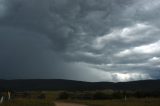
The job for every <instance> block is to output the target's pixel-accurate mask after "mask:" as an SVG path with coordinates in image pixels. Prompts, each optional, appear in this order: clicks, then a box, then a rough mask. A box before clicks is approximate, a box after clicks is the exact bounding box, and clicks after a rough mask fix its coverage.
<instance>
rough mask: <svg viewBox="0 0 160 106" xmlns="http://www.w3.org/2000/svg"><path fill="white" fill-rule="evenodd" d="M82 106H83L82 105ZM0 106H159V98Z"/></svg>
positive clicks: (20, 102) (34, 101) (29, 101)
mask: <svg viewBox="0 0 160 106" xmlns="http://www.w3.org/2000/svg"><path fill="white" fill-rule="evenodd" d="M83 104H84V105H83ZM0 106H160V98H143V99H133V98H132V99H128V100H127V101H124V100H65V101H56V100H38V99H15V100H11V101H9V102H4V103H3V104H0Z"/></svg>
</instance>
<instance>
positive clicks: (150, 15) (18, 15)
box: [0, 0, 160, 82]
mask: <svg viewBox="0 0 160 106" xmlns="http://www.w3.org/2000/svg"><path fill="white" fill-rule="evenodd" d="M159 9H160V2H159V0H150V1H148V0H0V51H1V52H0V78H5V79H15V78H16V79H21V78H25V79H28V78H34V79H35V78H58V79H61V78H62V79H74V80H83V81H115V82H117V81H131V80H143V79H159V78H160V65H159V64H160V35H159V34H160V29H159V27H160V19H159V17H160V12H159Z"/></svg>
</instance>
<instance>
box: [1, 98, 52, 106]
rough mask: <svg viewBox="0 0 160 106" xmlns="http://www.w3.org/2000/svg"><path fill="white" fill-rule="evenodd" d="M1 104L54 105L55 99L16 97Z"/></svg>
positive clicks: (18, 105)
mask: <svg viewBox="0 0 160 106" xmlns="http://www.w3.org/2000/svg"><path fill="white" fill-rule="evenodd" d="M0 106H54V103H53V101H48V100H38V99H14V100H11V101H8V102H4V103H2V104H0Z"/></svg>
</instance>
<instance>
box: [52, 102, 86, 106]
mask: <svg viewBox="0 0 160 106" xmlns="http://www.w3.org/2000/svg"><path fill="white" fill-rule="evenodd" d="M55 105H56V106H87V105H83V104H78V103H66V102H55Z"/></svg>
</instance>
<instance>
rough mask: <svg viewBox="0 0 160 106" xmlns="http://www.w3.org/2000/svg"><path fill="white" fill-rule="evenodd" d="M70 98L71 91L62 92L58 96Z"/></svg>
mask: <svg viewBox="0 0 160 106" xmlns="http://www.w3.org/2000/svg"><path fill="white" fill-rule="evenodd" d="M68 98H69V93H67V92H61V93H60V94H59V97H58V99H68Z"/></svg>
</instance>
